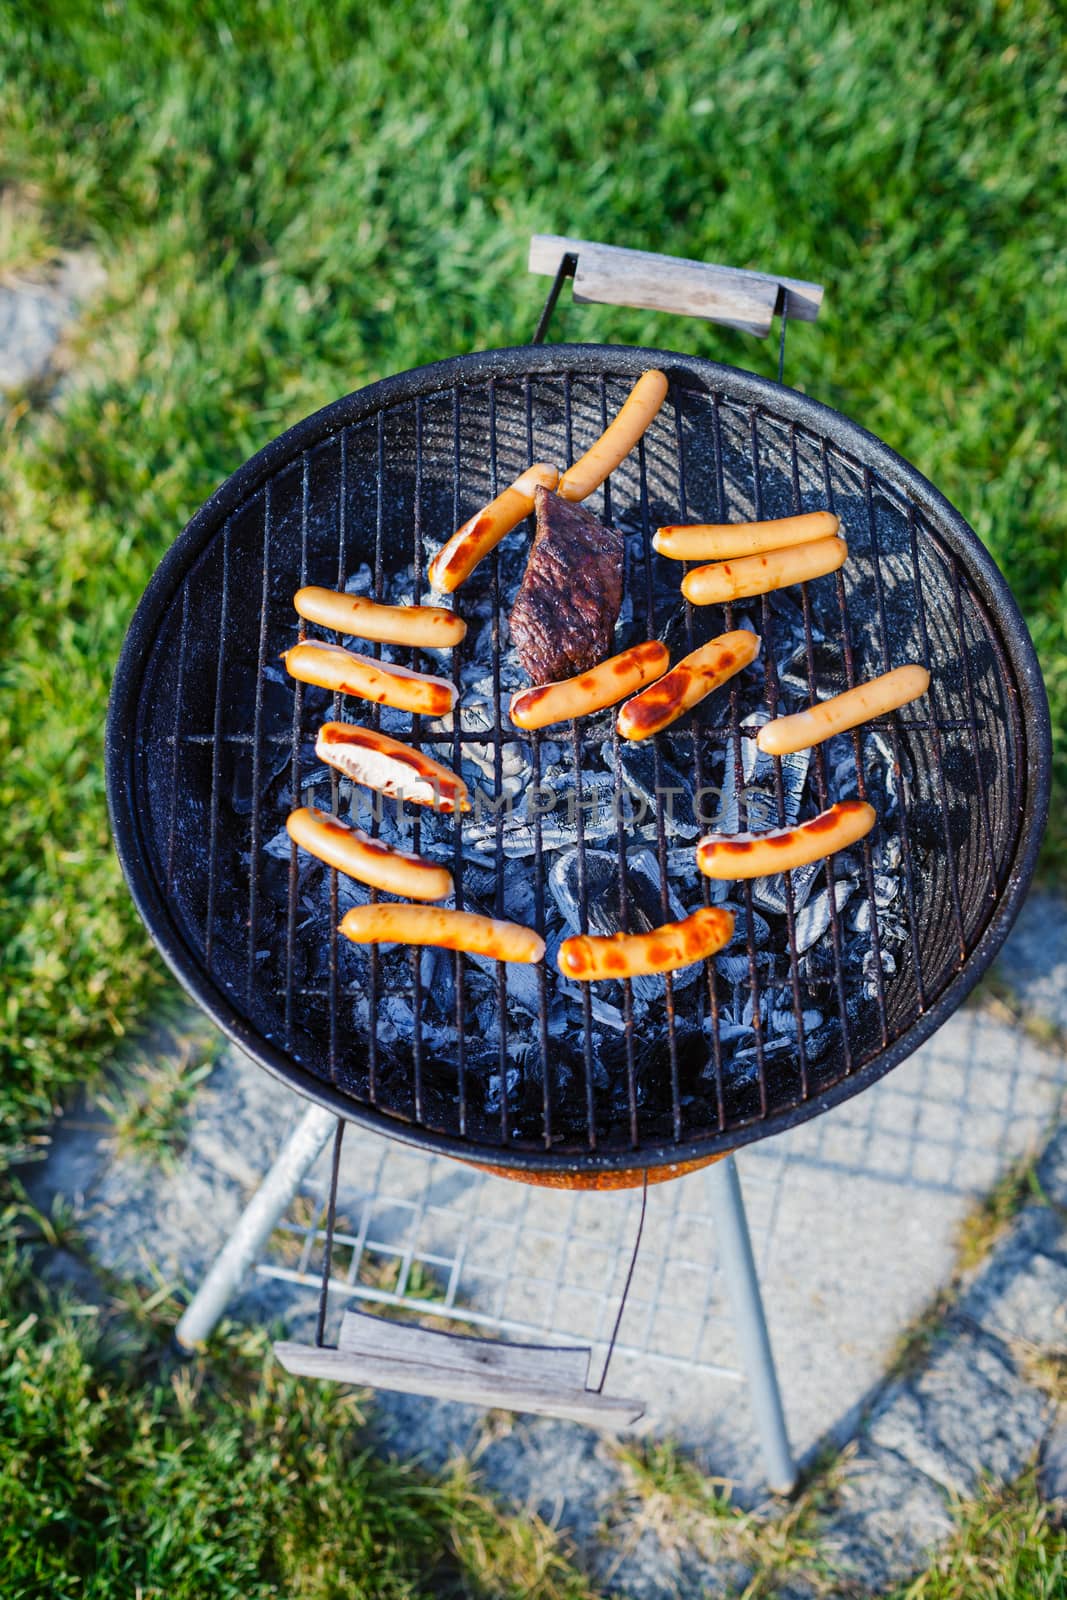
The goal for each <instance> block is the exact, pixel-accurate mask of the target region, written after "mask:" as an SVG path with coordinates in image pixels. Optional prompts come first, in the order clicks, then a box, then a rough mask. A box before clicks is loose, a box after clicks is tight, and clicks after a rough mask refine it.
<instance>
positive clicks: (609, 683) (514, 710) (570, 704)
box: [509, 639, 671, 728]
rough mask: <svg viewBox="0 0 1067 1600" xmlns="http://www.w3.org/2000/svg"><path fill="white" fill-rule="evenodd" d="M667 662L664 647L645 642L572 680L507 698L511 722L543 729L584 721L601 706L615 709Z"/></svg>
mask: <svg viewBox="0 0 1067 1600" xmlns="http://www.w3.org/2000/svg"><path fill="white" fill-rule="evenodd" d="M670 660H671V658H670V653H669V651H668V649H667V646H666V645H665V644H660V642H659V640H658V639H648V640H646V642H645V643H644V644H635V645H634V646H633V647H632V649H630V650H624V651H623V652H622V654H621V655H617V656H611V657H610V658H609V659H608V660H607V661H601V662H600V664H599V665H598V666H595V667H590V669H589V671H588V672H580V673H579V674H578V676H577V677H576V678H561V679H560V680H559V682H558V683H543V684H541V685H539V687H538V688H536V689H521V690H520V691H519V693H518V694H513V695H512V697H511V705H510V707H509V713H510V716H511V720H512V722H513V723H514V724H515V726H516V727H517V728H547V727H549V726H550V725H551V724H552V723H553V722H567V721H569V720H570V719H571V718H572V717H587V716H589V715H590V713H591V712H593V711H602V710H603V709H604V707H605V706H613V705H616V704H617V703H618V701H620V700H621V699H623V697H624V696H625V695H628V694H633V692H634V690H635V689H639V688H640V687H641V685H642V684H643V683H651V681H652V679H653V678H658V677H659V675H660V673H662V672H666V670H667V668H668V666H669V665H670Z"/></svg>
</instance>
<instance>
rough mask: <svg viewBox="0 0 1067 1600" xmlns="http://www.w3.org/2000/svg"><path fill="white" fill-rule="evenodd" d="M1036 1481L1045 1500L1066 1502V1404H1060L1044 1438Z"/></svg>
mask: <svg viewBox="0 0 1067 1600" xmlns="http://www.w3.org/2000/svg"><path fill="white" fill-rule="evenodd" d="M1037 1481H1038V1487H1039V1488H1040V1490H1041V1494H1042V1496H1043V1497H1044V1498H1045V1499H1046V1500H1062V1501H1063V1502H1065V1503H1067V1406H1060V1408H1059V1410H1058V1412H1057V1413H1056V1420H1055V1422H1054V1423H1053V1425H1052V1429H1051V1431H1050V1433H1049V1436H1048V1438H1047V1439H1046V1440H1045V1444H1044V1448H1043V1449H1042V1452H1041V1463H1040V1468H1039V1471H1038V1480H1037Z"/></svg>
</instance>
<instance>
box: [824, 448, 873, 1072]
mask: <svg viewBox="0 0 1067 1600" xmlns="http://www.w3.org/2000/svg"><path fill="white" fill-rule="evenodd" d="M822 466H823V478H824V482H825V485H826V504H827V506H828V507H829V508H830V510H831V511H833V510H835V509H836V507H835V502H834V485H833V478H832V475H831V472H830V458H829V455H828V453H827V450H826V443H825V441H823V448H822ZM868 531H872V530H871V529H870V524H869V523H868ZM872 536H873V531H872ZM834 587H835V589H836V592H837V610H838V615H839V617H840V621H841V646H842V650H843V651H844V657H845V682H846V683H847V684H848V687H849V688H850V689H852V688H855V686H856V683H857V681H858V680H857V677H856V660H855V655H854V653H853V649H852V629H851V627H850V626H849V619H848V617H849V614H848V601H847V598H846V595H845V580H844V576H843V572H842V569H841V568H840V567H838V569H837V571H836V572H835V573H834ZM884 665H885V663H884V662H883V666H884ZM852 757H853V760H854V761H855V763H856V793H857V794H858V795H859V797H860V799H861V800H866V798H867V780H866V778H865V777H864V773H863V734H862V730H861V729H859V728H853V730H852ZM860 851H861V854H862V856H863V877H864V882H865V885H866V889H867V899H868V900H869V902H870V907H871V951H872V953H873V956H874V961H873V963H872V965H873V968H874V988H875V997H876V999H877V1002H878V1021H879V1026H880V1028H881V1035H882V1047H883V1049H884V1048H885V1046H886V1045H887V1044H888V1043H889V1020H888V1017H887V1014H886V1004H885V970H884V968H883V966H882V938H881V932H880V930H879V927H878V907H877V905H876V904H875V898H874V861H873V858H872V854H871V837H870V834H868V835H867V837H866V838H865V839H863V840H862V841H861V844H860Z"/></svg>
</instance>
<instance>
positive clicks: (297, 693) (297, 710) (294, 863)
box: [285, 450, 310, 1048]
mask: <svg viewBox="0 0 1067 1600" xmlns="http://www.w3.org/2000/svg"><path fill="white" fill-rule="evenodd" d="M309 493H310V478H309V475H308V457H307V451H306V450H305V451H304V455H303V459H302V461H301V464H300V587H301V588H303V587H304V585H305V584H306V583H307V572H308V495H309ZM296 637H297V639H298V640H300V639H306V638H307V624H306V623H305V621H304V619H303V617H298V618H297V623H296ZM303 713H304V685H303V684H302V683H301V682H300V680H299V679H297V680H296V682H295V683H294V684H293V724H292V753H291V755H290V760H289V790H290V794H291V797H292V798H291V804H292V806H293V808H294V809H295V808H296V807H297V806H298V805H299V804H300V722H301V718H302V716H303ZM299 870H300V865H299V860H298V850H297V844H296V840H295V839H291V840H290V841H289V883H288V889H287V893H288V905H287V907H286V914H285V1042H286V1045H287V1046H289V1047H290V1048H291V1047H292V1043H293V961H294V958H295V954H296V891H297V882H298V879H299Z"/></svg>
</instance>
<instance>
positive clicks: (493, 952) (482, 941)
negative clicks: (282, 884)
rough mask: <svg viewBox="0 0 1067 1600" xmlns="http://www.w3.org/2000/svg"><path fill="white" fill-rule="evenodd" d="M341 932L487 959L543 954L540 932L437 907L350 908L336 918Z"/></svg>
mask: <svg viewBox="0 0 1067 1600" xmlns="http://www.w3.org/2000/svg"><path fill="white" fill-rule="evenodd" d="M341 932H342V933H343V934H344V936H345V938H346V939H351V940H352V943H353V944H436V945H441V946H442V948H443V949H445V950H469V951H470V952H471V954H472V955H478V956H488V957H489V958H490V959H491V960H493V961H523V962H535V961H540V960H541V957H542V956H543V955H544V953H545V941H544V940H543V939H542V938H541V935H540V934H539V933H535V932H534V930H533V929H532V928H524V927H523V926H522V925H521V923H518V922H501V921H499V920H498V919H497V918H496V917H479V916H476V915H475V914H474V912H472V911H442V910H441V909H440V908H439V907H437V906H398V905H395V904H388V905H377V906H355V907H353V909H352V910H351V911H346V912H345V915H344V916H343V917H342V919H341Z"/></svg>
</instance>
